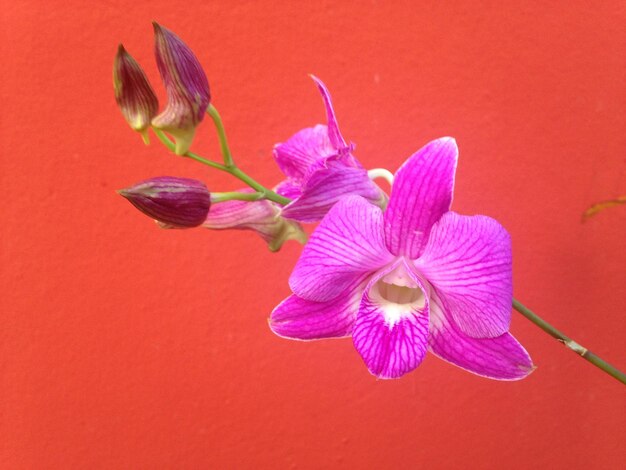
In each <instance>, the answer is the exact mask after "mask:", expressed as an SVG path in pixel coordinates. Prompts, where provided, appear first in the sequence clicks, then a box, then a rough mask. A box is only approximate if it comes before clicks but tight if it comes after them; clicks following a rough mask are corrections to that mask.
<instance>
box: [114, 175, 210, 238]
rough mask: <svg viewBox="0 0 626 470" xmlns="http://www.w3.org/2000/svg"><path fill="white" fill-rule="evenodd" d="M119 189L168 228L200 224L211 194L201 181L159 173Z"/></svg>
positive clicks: (138, 207) (139, 207)
mask: <svg viewBox="0 0 626 470" xmlns="http://www.w3.org/2000/svg"><path fill="white" fill-rule="evenodd" d="M119 193H120V194H121V195H122V196H124V197H125V198H126V199H128V201H129V202H130V203H131V204H132V205H133V206H135V207H136V208H137V209H139V210H140V211H141V212H143V213H144V214H146V215H147V216H148V217H151V218H153V219H155V220H156V221H157V222H159V223H160V224H162V225H165V226H167V227H168V228H190V227H197V226H198V225H200V224H202V223H203V222H204V221H205V220H206V217H207V214H208V212H209V208H210V207H211V194H210V193H209V190H208V189H207V187H206V186H205V185H204V183H203V182H202V181H198V180H193V179H189V178H177V177H175V176H159V177H156V178H151V179H148V180H145V181H142V182H140V183H137V184H135V185H134V186H132V187H130V188H127V189H122V190H120V191H119Z"/></svg>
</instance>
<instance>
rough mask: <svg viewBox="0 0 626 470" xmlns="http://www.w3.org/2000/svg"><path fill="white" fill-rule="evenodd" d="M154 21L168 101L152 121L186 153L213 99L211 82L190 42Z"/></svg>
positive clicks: (157, 58)
mask: <svg viewBox="0 0 626 470" xmlns="http://www.w3.org/2000/svg"><path fill="white" fill-rule="evenodd" d="M153 25H154V38H155V54H156V60H157V66H158V67H159V72H160V74H161V78H162V79H163V83H164V84H165V89H166V91H167V99H168V101H167V106H166V107H165V109H164V110H163V112H162V113H161V114H159V115H158V116H156V117H155V118H154V119H153V120H152V125H153V126H154V127H155V128H157V129H161V130H164V131H166V132H168V133H170V134H171V135H172V136H173V137H174V140H175V141H176V148H175V152H176V153H177V154H178V155H183V154H184V153H185V152H187V150H189V147H190V146H191V143H192V141H193V137H194V134H195V132H196V127H197V126H198V124H200V122H201V121H202V119H203V118H204V114H205V113H206V110H207V108H208V106H209V103H210V101H211V93H210V91H209V82H208V80H207V78H206V75H205V73H204V70H202V66H201V65H200V62H199V61H198V59H197V58H196V56H195V55H194V53H193V52H192V51H191V49H190V48H189V46H187V44H185V43H184V42H183V41H182V40H181V39H180V38H179V37H178V36H176V35H175V34H174V33H173V32H171V31H170V30H168V29H167V28H164V27H163V26H160V25H159V24H157V23H153Z"/></svg>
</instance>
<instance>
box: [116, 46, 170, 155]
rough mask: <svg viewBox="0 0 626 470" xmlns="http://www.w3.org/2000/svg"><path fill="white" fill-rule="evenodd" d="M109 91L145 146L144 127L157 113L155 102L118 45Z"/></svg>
mask: <svg viewBox="0 0 626 470" xmlns="http://www.w3.org/2000/svg"><path fill="white" fill-rule="evenodd" d="M113 88H114V90H115V101H116V102H117V104H118V106H119V107H120V110H121V111H122V114H123V115H124V118H125V119H126V121H127V122H128V124H130V127H131V128H132V129H133V130H135V131H137V132H140V133H141V135H142V137H143V140H144V142H145V143H146V144H147V143H148V127H150V121H152V118H153V117H154V116H155V115H156V113H157V111H158V109H159V101H158V100H157V97H156V95H155V94H154V91H153V90H152V87H151V86H150V82H148V79H147V78H146V76H145V74H144V73H143V70H141V67H140V66H139V64H138V63H137V61H136V60H135V59H133V57H132V56H131V55H130V54H129V53H128V52H126V49H124V46H122V45H121V44H120V45H119V48H118V49H117V54H116V56H115V61H114V62H113Z"/></svg>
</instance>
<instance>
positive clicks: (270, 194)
mask: <svg viewBox="0 0 626 470" xmlns="http://www.w3.org/2000/svg"><path fill="white" fill-rule="evenodd" d="M216 116H217V117H216V118H215V119H216V120H217V121H218V122H220V123H221V119H220V118H219V114H216ZM213 122H215V120H214V121H213ZM216 127H217V125H216ZM221 127H222V130H223V126H221ZM152 130H153V131H154V133H155V134H156V136H157V137H158V139H159V140H160V141H161V143H162V144H163V145H165V146H166V147H167V148H168V149H169V150H171V151H172V152H174V151H175V149H176V144H175V143H174V142H173V141H172V140H171V139H170V138H169V137H167V135H166V134H165V132H163V131H161V130H159V129H155V128H152ZM218 134H219V138H220V147H221V149H222V152H224V149H228V142H227V141H226V134H225V133H224V132H222V133H219V130H218ZM228 154H229V155H230V151H228ZM181 156H182V157H185V158H190V159H192V160H195V161H197V162H199V163H202V164H204V165H207V166H210V167H211V168H215V169H217V170H220V171H223V172H225V173H230V174H231V175H233V176H234V177H235V178H238V179H240V180H241V181H243V182H244V183H246V184H247V185H248V186H250V187H251V188H252V189H254V190H256V191H257V192H259V193H262V194H263V197H262V198H261V199H269V200H270V201H273V202H275V203H277V204H280V205H281V206H285V205H287V204H289V203H290V202H291V200H290V199H289V198H286V197H283V196H281V195H280V194H277V193H276V192H274V191H272V190H271V189H269V188H266V187H265V186H263V185H262V184H261V183H259V182H257V181H256V180H254V179H253V178H252V177H250V176H249V175H248V174H246V173H245V172H243V171H242V170H241V169H240V168H239V167H237V166H236V165H235V163H234V162H233V163H232V164H231V165H230V166H227V165H222V164H221V163H217V162H214V161H211V160H208V159H206V158H204V157H201V156H200V155H198V154H196V153H194V152H190V151H189V150H188V151H186V152H185V153H184V154H182V155H181ZM224 160H225V161H226V157H224ZM231 160H232V157H231ZM255 200H259V199H255Z"/></svg>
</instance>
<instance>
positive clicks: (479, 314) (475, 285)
mask: <svg viewBox="0 0 626 470" xmlns="http://www.w3.org/2000/svg"><path fill="white" fill-rule="evenodd" d="M415 265H416V266H417V267H418V269H419V271H420V272H421V273H422V274H423V275H424V276H425V277H426V278H427V279H428V281H429V282H430V283H431V284H432V285H433V286H434V287H435V288H436V289H437V292H439V295H440V296H441V299H442V301H443V303H444V304H445V307H446V311H447V312H449V313H450V314H451V315H452V317H453V318H454V322H455V324H456V325H457V326H458V328H459V329H460V330H461V331H462V332H463V333H465V334H466V335H468V336H471V337H473V338H485V337H489V338H493V337H496V336H500V335H502V334H504V333H506V332H507V331H508V330H509V325H510V323H511V304H512V301H513V279H512V260H511V237H510V236H509V234H508V233H507V231H506V230H505V229H504V227H502V226H501V225H500V224H499V223H498V222H497V221H495V220H494V219H492V218H490V217H486V216H482V215H477V216H473V217H468V216H462V215H458V214H456V213H454V212H447V213H446V214H444V215H443V216H442V217H441V219H439V221H438V222H437V223H436V224H435V225H434V226H433V228H432V230H431V231H430V237H429V240H428V244H427V245H426V248H425V249H424V252H423V253H422V256H421V257H420V258H419V259H418V260H417V261H416V262H415Z"/></svg>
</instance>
